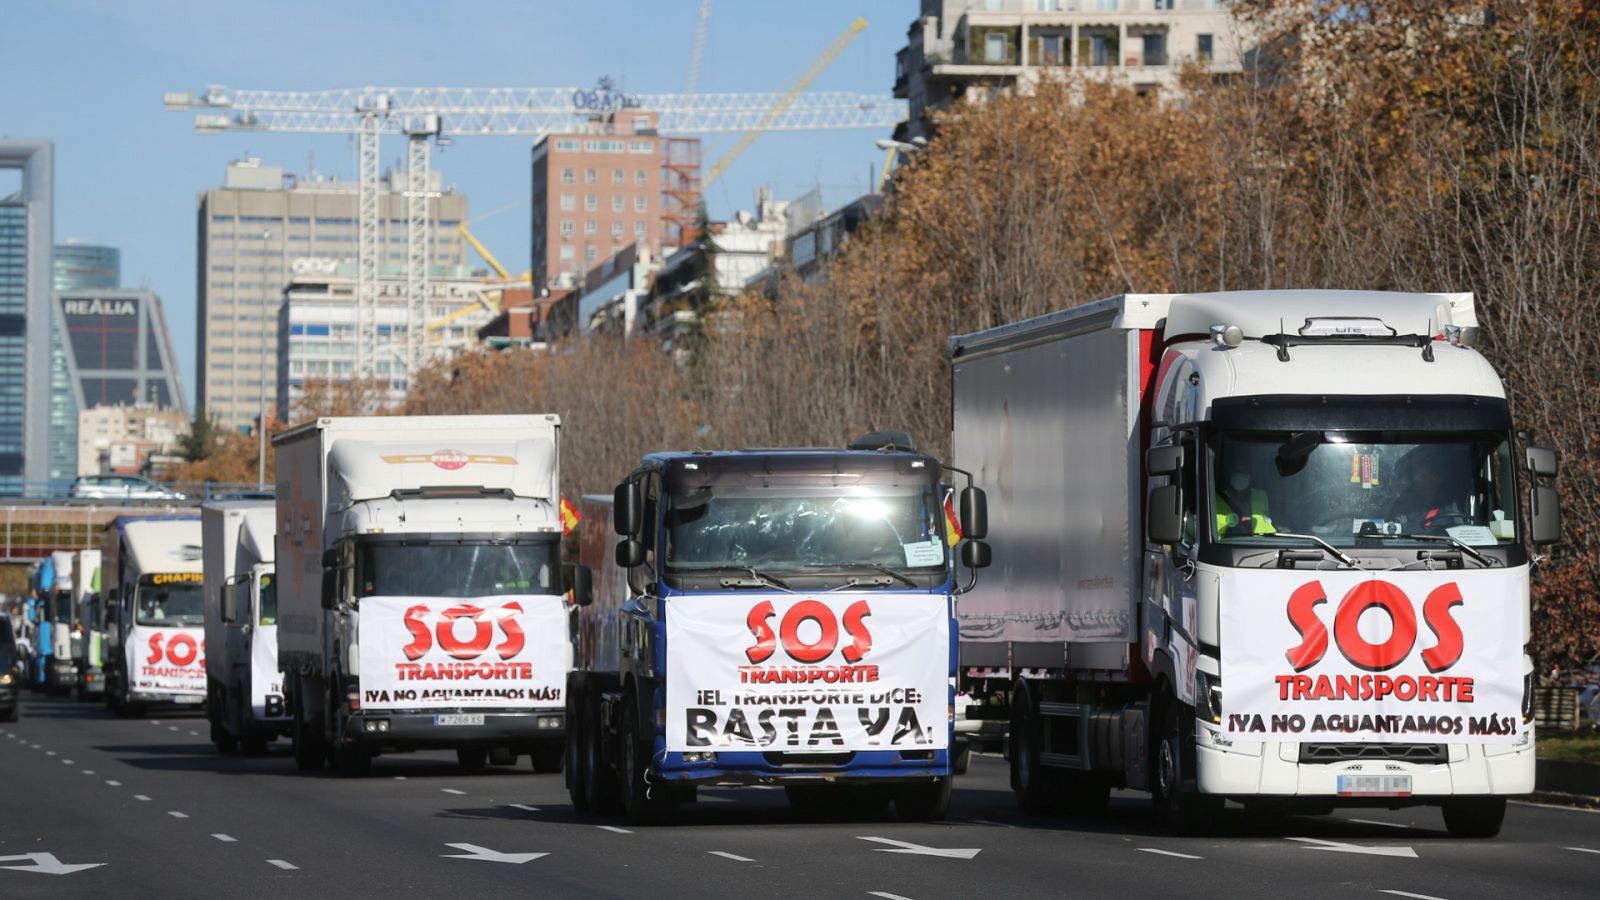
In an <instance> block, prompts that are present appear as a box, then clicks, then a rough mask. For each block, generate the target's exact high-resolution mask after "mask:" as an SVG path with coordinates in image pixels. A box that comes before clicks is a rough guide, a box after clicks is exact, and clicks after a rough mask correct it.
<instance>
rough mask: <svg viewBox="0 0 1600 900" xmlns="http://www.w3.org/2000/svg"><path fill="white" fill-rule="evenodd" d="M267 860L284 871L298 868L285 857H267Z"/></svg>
mask: <svg viewBox="0 0 1600 900" xmlns="http://www.w3.org/2000/svg"><path fill="white" fill-rule="evenodd" d="M267 862H269V863H271V864H272V865H275V866H277V867H278V868H280V869H283V870H284V871H288V870H290V869H298V868H300V867H299V866H297V865H295V864H294V863H292V862H289V861H288V860H286V859H269V860H267Z"/></svg>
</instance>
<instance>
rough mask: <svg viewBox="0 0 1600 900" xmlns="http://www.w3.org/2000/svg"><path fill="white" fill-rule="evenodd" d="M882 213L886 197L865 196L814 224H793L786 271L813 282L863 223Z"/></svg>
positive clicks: (786, 257)
mask: <svg viewBox="0 0 1600 900" xmlns="http://www.w3.org/2000/svg"><path fill="white" fill-rule="evenodd" d="M882 210H883V195H882V194H864V195H862V196H860V197H857V198H856V199H854V200H851V201H850V202H849V203H846V204H845V205H844V206H841V207H839V208H838V209H836V210H834V211H833V212H830V213H825V214H823V215H821V216H818V217H816V218H814V219H813V220H812V221H810V222H800V223H794V222H792V223H791V226H790V231H789V237H788V250H787V252H786V253H785V254H784V263H785V266H784V267H783V268H785V269H788V270H792V271H794V272H795V273H796V274H797V275H799V276H800V277H801V278H804V279H807V280H810V279H811V278H812V277H814V276H815V275H816V273H817V272H818V271H820V269H821V267H822V264H823V263H824V262H826V261H827V260H829V259H831V258H832V257H833V256H834V254H836V253H838V252H839V251H840V250H841V249H843V247H844V245H845V242H846V240H847V239H848V238H849V237H850V235H851V234H853V233H855V230H856V229H857V228H860V227H861V224H862V223H863V222H866V221H867V220H868V219H870V218H872V217H873V216H875V215H877V214H878V213H879V212H881V211H882Z"/></svg>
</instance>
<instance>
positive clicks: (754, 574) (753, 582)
mask: <svg viewBox="0 0 1600 900" xmlns="http://www.w3.org/2000/svg"><path fill="white" fill-rule="evenodd" d="M723 568H728V569H735V570H737V571H740V572H748V573H750V578H749V579H744V578H724V579H722V581H721V584H722V586H723V587H725V588H731V587H774V588H777V589H778V590H780V591H787V590H789V585H788V584H787V583H785V582H784V581H783V580H782V579H779V578H774V577H773V576H771V575H768V574H767V573H765V572H763V571H761V570H760V569H758V568H756V567H755V566H724V567H723Z"/></svg>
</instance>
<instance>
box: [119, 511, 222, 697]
mask: <svg viewBox="0 0 1600 900" xmlns="http://www.w3.org/2000/svg"><path fill="white" fill-rule="evenodd" d="M101 567H102V568H101V586H102V587H103V588H104V587H106V586H107V579H108V577H109V578H110V584H111V585H114V588H110V589H111V590H114V591H115V593H114V594H112V595H111V596H110V597H109V598H108V600H107V604H108V611H107V623H106V644H107V646H106V659H105V662H106V705H107V706H108V707H110V708H111V711H112V712H114V713H115V714H117V715H118V716H128V717H132V716H140V715H143V714H144V711H145V709H146V708H147V707H148V706H149V705H151V704H165V703H176V704H182V705H189V704H194V705H199V704H201V703H204V702H205V699H206V661H205V656H206V645H205V630H204V624H205V618H204V612H203V604H202V599H201V584H202V578H203V571H202V567H201V550H200V517H199V516H195V515H178V516H118V517H117V518H115V519H113V520H111V522H110V524H109V525H107V526H106V530H105V534H104V536H103V538H102V542H101Z"/></svg>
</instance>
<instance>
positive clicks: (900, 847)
mask: <svg viewBox="0 0 1600 900" xmlns="http://www.w3.org/2000/svg"><path fill="white" fill-rule="evenodd" d="M856 840H858V841H872V842H873V843H877V844H888V845H889V847H888V848H884V847H874V848H873V850H872V852H874V853H910V854H914V855H916V856H942V857H945V858H946V859H971V858H973V857H974V856H977V855H978V854H979V853H982V852H983V848H982V847H961V848H950V849H944V848H940V847H924V846H923V845H921V844H913V843H911V842H910V841H897V840H895V839H894V838H886V837H863V836H860V835H857V836H856Z"/></svg>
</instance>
